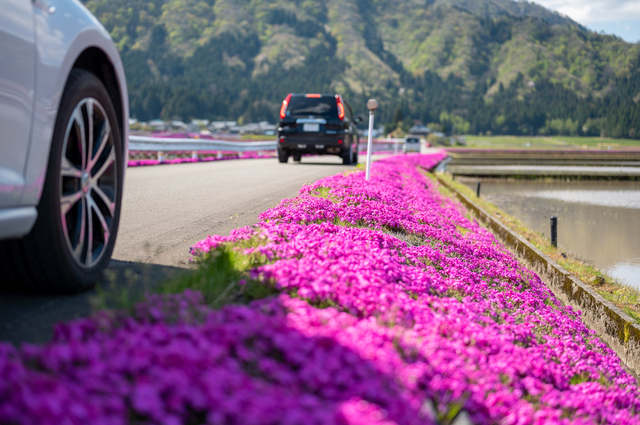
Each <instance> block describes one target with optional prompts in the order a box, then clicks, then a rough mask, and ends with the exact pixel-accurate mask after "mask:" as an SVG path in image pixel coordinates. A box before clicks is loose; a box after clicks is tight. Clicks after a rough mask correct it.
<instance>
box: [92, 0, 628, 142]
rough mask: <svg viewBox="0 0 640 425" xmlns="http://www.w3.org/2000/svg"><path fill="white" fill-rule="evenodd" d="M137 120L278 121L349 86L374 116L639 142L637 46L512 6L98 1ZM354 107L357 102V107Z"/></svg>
mask: <svg viewBox="0 0 640 425" xmlns="http://www.w3.org/2000/svg"><path fill="white" fill-rule="evenodd" d="M85 4H86V6H87V7H88V8H89V9H90V10H91V11H92V12H94V14H95V15H96V16H97V17H98V19H100V21H101V22H102V23H103V24H104V25H105V27H106V28H107V29H108V30H109V31H110V33H111V34H112V37H113V39H114V41H115V42H116V44H117V46H118V48H119V49H120V52H121V55H122V58H123V61H124V64H125V68H126V71H127V77H128V82H129V90H130V94H131V110H132V116H135V117H137V118H139V119H151V118H156V117H158V116H161V117H163V118H174V117H176V118H183V119H188V118H191V117H202V118H210V119H211V118H232V119H236V118H238V117H241V119H243V120H256V119H266V120H270V121H272V122H273V121H274V120H275V118H276V116H277V110H278V107H279V104H280V102H281V101H282V99H283V98H284V97H285V96H286V94H287V93H289V92H308V91H318V92H334V91H337V92H341V93H343V94H344V95H345V97H346V98H347V99H348V100H350V102H351V103H352V104H353V105H354V109H356V111H357V112H359V113H362V112H364V111H363V109H364V102H365V101H366V99H367V98H368V97H371V96H375V97H377V98H378V100H379V101H380V103H381V105H382V107H381V110H380V118H379V122H383V123H384V122H387V123H392V124H393V126H396V125H400V126H405V127H406V126H408V125H410V124H412V123H413V121H420V122H423V123H441V124H442V125H444V126H445V128H447V130H449V131H453V132H464V133H468V132H471V133H480V132H483V133H487V132H490V133H493V134H527V135H530V134H567V135H596V136H600V135H602V136H604V135H606V136H609V137H631V138H640V105H639V103H640V44H629V43H626V42H624V41H622V40H621V39H619V38H617V37H614V36H608V35H602V34H596V33H593V32H589V31H587V30H586V29H585V28H583V27H582V26H580V25H578V24H577V23H575V22H573V21H571V20H570V19H569V18H566V17H563V16H560V15H558V14H556V13H552V12H550V11H548V10H546V9H544V8H542V7H541V6H538V5H535V4H533V3H528V2H526V1H525V2H514V1H511V0H449V1H445V0H394V1H383V0H327V1H324V0H273V1H269V2H267V1H264V0H202V1H198V0H145V1H142V0H89V1H87V2H86V3H85ZM356 106H357V107H356Z"/></svg>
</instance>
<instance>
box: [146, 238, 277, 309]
mask: <svg viewBox="0 0 640 425" xmlns="http://www.w3.org/2000/svg"><path fill="white" fill-rule="evenodd" d="M242 242H245V243H247V242H246V241H242ZM249 244H250V242H249ZM266 263H267V259H266V258H265V257H264V256H256V255H245V254H243V253H242V252H241V250H239V249H238V248H237V247H236V246H235V245H223V246H221V247H219V248H217V249H215V250H212V251H211V252H209V253H207V254H205V256H204V257H203V259H202V260H200V261H198V268H197V269H196V270H194V271H193V272H191V273H186V274H184V275H182V276H179V277H177V278H175V279H172V280H169V281H167V282H165V283H164V284H162V285H160V287H159V288H158V290H157V292H159V293H161V294H176V293H181V292H183V291H184V290H185V289H192V290H196V291H200V292H202V294H203V295H204V297H205V301H206V303H207V304H208V305H210V306H211V307H213V308H220V307H222V306H224V305H226V304H247V303H249V302H251V301H253V300H257V299H262V298H266V297H268V296H271V295H275V294H277V291H276V290H275V288H273V287H271V286H269V285H267V284H264V283H261V282H258V281H255V280H252V279H250V277H249V271H250V270H251V269H252V268H255V267H258V266H260V265H262V264H266Z"/></svg>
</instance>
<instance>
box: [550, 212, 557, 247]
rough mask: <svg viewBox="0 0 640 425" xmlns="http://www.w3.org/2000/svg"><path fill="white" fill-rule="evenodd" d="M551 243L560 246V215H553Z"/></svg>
mask: <svg viewBox="0 0 640 425" xmlns="http://www.w3.org/2000/svg"><path fill="white" fill-rule="evenodd" d="M551 245H553V246H554V247H555V248H557V247H558V217H551Z"/></svg>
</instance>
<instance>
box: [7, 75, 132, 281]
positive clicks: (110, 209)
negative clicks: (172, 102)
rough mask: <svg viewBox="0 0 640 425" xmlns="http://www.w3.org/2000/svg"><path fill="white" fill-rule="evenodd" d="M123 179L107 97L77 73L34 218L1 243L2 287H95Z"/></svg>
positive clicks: (112, 237) (91, 78)
mask: <svg viewBox="0 0 640 425" xmlns="http://www.w3.org/2000/svg"><path fill="white" fill-rule="evenodd" d="M94 139H95V140H94ZM123 179H124V161H123V142H122V138H121V133H120V127H119V124H118V119H117V116H116V112H115V108H114V106H113V104H112V102H111V98H110V97H109V94H108V92H107V90H106V88H105V86H104V85H103V84H102V82H101V81H100V80H99V79H98V78H97V77H96V76H95V75H93V74H91V73H89V72H87V71H84V70H78V69H74V70H72V72H71V73H70V75H69V79H68V80H67V83H66V86H65V89H64V92H63V95H62V99H61V101H60V107H59V109H58V115H57V117H56V123H55V127H54V131H53V137H52V141H51V150H50V153H49V162H48V166H47V172H46V178H45V183H44V188H43V192H42V196H41V198H40V202H39V204H38V207H37V210H38V218H37V220H36V223H35V225H34V227H33V229H32V230H31V232H30V233H29V234H28V235H27V236H25V237H23V238H21V239H16V240H9V241H5V242H3V243H2V244H0V263H1V266H2V267H0V273H2V272H4V273H5V276H1V275H0V282H9V284H10V288H9V289H14V290H19V291H25V290H26V291H37V292H49V293H73V292H80V291H83V290H86V289H89V288H91V287H93V286H94V284H95V283H96V281H97V280H98V279H99V278H100V277H101V275H102V271H103V270H104V269H105V268H106V267H107V265H108V264H109V261H110V259H111V254H112V253H113V248H114V245H115V241H116V237H117V234H118V225H119V222H120V211H121V208H122V187H123ZM6 276H8V279H6Z"/></svg>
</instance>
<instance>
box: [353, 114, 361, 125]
mask: <svg viewBox="0 0 640 425" xmlns="http://www.w3.org/2000/svg"><path fill="white" fill-rule="evenodd" d="M353 122H354V123H356V124H360V123H361V122H362V117H361V116H360V115H358V116H357V117H355V118H354V119H353Z"/></svg>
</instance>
